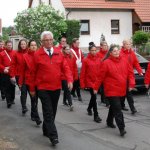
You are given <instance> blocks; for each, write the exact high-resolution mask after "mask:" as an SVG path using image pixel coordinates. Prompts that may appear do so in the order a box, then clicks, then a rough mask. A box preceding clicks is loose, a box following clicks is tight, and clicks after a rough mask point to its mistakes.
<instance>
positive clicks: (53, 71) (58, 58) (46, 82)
mask: <svg viewBox="0 0 150 150" xmlns="http://www.w3.org/2000/svg"><path fill="white" fill-rule="evenodd" d="M53 48H54V52H53V54H52V57H51V58H50V56H49V55H47V54H46V52H45V51H44V48H43V47H41V48H40V49H39V50H38V51H36V52H35V55H34V67H33V68H34V70H33V79H32V81H31V82H32V83H31V84H32V87H34V86H36V87H37V89H38V90H57V89H61V75H62V72H64V73H65V76H66V78H67V81H68V82H73V78H72V75H71V71H70V69H69V66H68V64H67V62H66V60H65V59H64V57H63V55H62V53H61V52H60V51H59V50H58V49H57V48H55V47H53ZM30 90H31V91H33V90H34V89H30Z"/></svg>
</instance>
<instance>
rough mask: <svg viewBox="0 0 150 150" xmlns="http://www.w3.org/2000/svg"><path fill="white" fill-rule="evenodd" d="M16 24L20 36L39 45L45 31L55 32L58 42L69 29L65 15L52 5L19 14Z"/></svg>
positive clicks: (40, 6)
mask: <svg viewBox="0 0 150 150" xmlns="http://www.w3.org/2000/svg"><path fill="white" fill-rule="evenodd" d="M14 22H15V23H16V29H17V31H18V33H19V34H20V35H22V36H23V37H25V38H27V39H34V40H36V41H37V43H38V45H39V44H40V35H41V33H42V32H43V31H51V32H53V34H54V39H55V40H56V41H57V40H58V38H59V37H60V36H61V34H62V33H63V32H65V31H66V29H67V24H66V22H65V19H64V17H63V15H62V14H60V12H59V11H56V10H54V8H52V7H51V6H50V5H44V4H41V5H39V6H38V7H35V8H28V9H27V10H24V11H22V12H20V13H18V14H17V17H16V18H15V20H14Z"/></svg>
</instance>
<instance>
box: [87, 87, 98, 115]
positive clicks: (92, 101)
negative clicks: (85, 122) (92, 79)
mask: <svg viewBox="0 0 150 150" xmlns="http://www.w3.org/2000/svg"><path fill="white" fill-rule="evenodd" d="M89 92H90V94H91V99H90V102H89V106H88V110H91V109H92V108H93V112H94V116H98V111H97V102H96V99H97V96H96V94H94V92H93V89H92V88H90V89H89Z"/></svg>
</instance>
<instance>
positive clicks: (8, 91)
mask: <svg viewBox="0 0 150 150" xmlns="http://www.w3.org/2000/svg"><path fill="white" fill-rule="evenodd" d="M2 78H3V80H2V86H3V88H4V94H5V96H6V102H7V104H12V102H13V101H14V99H15V85H14V84H12V83H11V81H10V76H9V75H7V74H2Z"/></svg>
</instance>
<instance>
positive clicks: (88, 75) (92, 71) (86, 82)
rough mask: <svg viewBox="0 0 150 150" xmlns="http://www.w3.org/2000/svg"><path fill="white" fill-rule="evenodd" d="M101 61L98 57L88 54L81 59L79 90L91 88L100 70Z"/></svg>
mask: <svg viewBox="0 0 150 150" xmlns="http://www.w3.org/2000/svg"><path fill="white" fill-rule="evenodd" d="M100 64H101V61H100V60H99V57H98V55H96V56H93V55H91V54H90V53H89V54H88V56H87V57H86V58H85V59H83V62H82V68H81V74H80V86H81V88H93V87H94V83H95V81H96V78H97V76H98V71H99V69H100Z"/></svg>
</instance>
